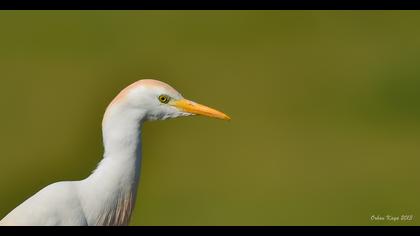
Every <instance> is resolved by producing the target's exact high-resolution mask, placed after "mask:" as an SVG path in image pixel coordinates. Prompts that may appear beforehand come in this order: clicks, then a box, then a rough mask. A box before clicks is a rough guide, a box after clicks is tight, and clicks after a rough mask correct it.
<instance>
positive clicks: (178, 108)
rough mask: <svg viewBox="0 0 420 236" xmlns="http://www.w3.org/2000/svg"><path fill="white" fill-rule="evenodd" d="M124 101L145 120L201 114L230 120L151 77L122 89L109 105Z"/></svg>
mask: <svg viewBox="0 0 420 236" xmlns="http://www.w3.org/2000/svg"><path fill="white" fill-rule="evenodd" d="M118 103H124V105H125V107H128V108H131V109H133V110H142V111H144V112H145V114H144V119H145V120H165V119H168V118H175V117H180V116H189V115H202V116H208V117H213V118H218V119H223V120H230V117H229V116H227V115H226V114H224V113H222V112H220V111H217V110H215V109H213V108H210V107H207V106H204V105H201V104H198V103H195V102H193V101H190V100H187V99H185V98H183V97H182V95H181V94H180V93H179V92H178V91H176V90H175V89H174V88H172V87H171V86H170V85H168V84H166V83H164V82H161V81H158V80H152V79H143V80H139V81H137V82H135V83H133V84H131V85H129V86H128V87H127V88H125V89H124V90H122V91H121V92H120V93H119V94H118V96H117V97H116V98H115V99H114V100H113V101H112V102H111V105H114V104H118Z"/></svg>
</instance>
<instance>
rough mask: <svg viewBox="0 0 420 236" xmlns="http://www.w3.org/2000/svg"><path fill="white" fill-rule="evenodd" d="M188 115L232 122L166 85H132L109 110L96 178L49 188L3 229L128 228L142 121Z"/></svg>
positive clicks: (20, 209) (11, 217) (30, 200)
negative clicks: (58, 227)
mask: <svg viewBox="0 0 420 236" xmlns="http://www.w3.org/2000/svg"><path fill="white" fill-rule="evenodd" d="M189 115H203V116H209V117H214V118H219V119H223V120H230V118H229V117H228V116H227V115H225V114H223V113H222V112H220V111H217V110H215V109H212V108H209V107H206V106H204V105H200V104H198V103H195V102H192V101H189V100H187V99H184V98H183V97H182V95H181V94H180V93H178V92H177V91H176V90H175V89H174V88H172V87H171V86H169V85H168V84H166V83H163V82H161V81H157V80H139V81H137V82H135V83H133V84H131V85H129V86H128V87H126V88H125V89H123V90H122V91H121V92H120V93H119V94H118V95H117V96H116V97H115V98H114V100H112V102H111V103H110V104H109V106H108V107H107V109H106V111H105V114H104V117H103V121H102V135H103V144H104V154H103V159H102V160H101V162H100V163H99V164H98V166H97V168H96V169H95V170H94V171H93V172H92V174H91V175H90V176H88V177H87V178H86V179H83V180H80V181H62V182H56V183H53V184H50V185H48V186H46V187H45V188H43V189H41V190H40V191H39V192H37V193H36V194H35V195H33V196H32V197H30V198H28V199H27V200H26V201H24V202H23V203H22V204H20V205H19V206H17V207H16V208H15V209H14V210H12V211H11V212H10V213H9V214H8V215H6V216H5V217H4V218H3V219H2V220H1V221H0V225H128V223H129V221H130V217H131V213H132V211H133V208H134V204H135V201H136V194H137V186H138V182H139V176H140V167H141V158H142V155H141V128H142V124H143V122H145V121H150V120H164V119H168V118H175V117H180V116H189Z"/></svg>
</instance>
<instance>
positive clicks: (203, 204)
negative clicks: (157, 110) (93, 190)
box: [0, 11, 420, 225]
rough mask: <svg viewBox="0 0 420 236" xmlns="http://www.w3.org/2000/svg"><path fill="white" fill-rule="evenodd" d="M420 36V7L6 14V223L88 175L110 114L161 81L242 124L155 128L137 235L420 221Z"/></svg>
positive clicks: (148, 130) (0, 126)
mask: <svg viewBox="0 0 420 236" xmlns="http://www.w3.org/2000/svg"><path fill="white" fill-rule="evenodd" d="M419 25H420V12H419V11H2V12H0V29H1V30H0V32H1V33H0V35H1V36H0V45H1V46H0V78H1V79H0V105H1V108H2V113H1V116H0V130H1V135H0V143H1V150H2V153H1V156H0V189H1V190H0V202H1V204H0V218H2V217H3V216H4V215H6V214H7V213H8V212H9V211H11V210H12V209H13V208H14V207H16V206H17V205H18V204H20V203H21V202H22V201H24V200H25V199H26V198H28V197H29V196H31V195H32V194H34V193H35V192H37V191H38V190H39V189H41V188H42V187H44V186H46V185H47V184H50V183H52V182H57V181H61V180H79V179H82V178H85V177H87V176H88V175H89V174H90V172H91V171H92V170H93V169H94V168H95V167H96V165H97V163H98V162H99V161H100V159H101V155H102V150H103V149H102V136H101V120H102V115H103V113H104V110H105V108H106V106H107V105H108V103H109V102H110V101H111V100H112V99H113V97H114V96H116V94H117V93H118V92H119V91H120V90H121V89H123V88H124V87H125V86H127V85H128V84H130V83H132V82H134V81H136V80H138V79H144V78H153V79H159V80H162V81H165V82H167V83H169V84H170V85H172V86H173V87H175V88H176V89H177V90H178V91H180V92H181V93H182V94H183V95H184V97H186V98H189V99H192V100H195V101H197V102H200V103H203V104H206V105H208V106H211V107H214V108H217V109H220V110H222V111H224V112H226V113H227V114H228V115H230V116H231V117H232V121H231V122H223V121H220V120H215V119H208V118H203V117H188V118H179V119H173V120H166V121H157V122H151V123H146V124H145V126H144V132H143V145H144V146H143V156H144V158H143V167H142V173H141V182H140V188H139V192H138V199H137V203H136V208H135V210H134V215H133V218H132V221H131V225H419V222H420V221H419V219H418V218H419V217H420V202H419V199H420V186H419V181H420V172H419V171H418V169H419V165H420V158H419V157H420V146H419V141H420V70H419V66H420V59H419V58H420V27H419ZM185 143H188V148H187V147H186V146H185ZM402 214H409V215H413V216H414V219H413V220H412V221H401V220H400V221H396V222H390V221H387V220H385V221H372V220H371V216H372V215H381V216H383V217H386V215H392V216H400V215H402Z"/></svg>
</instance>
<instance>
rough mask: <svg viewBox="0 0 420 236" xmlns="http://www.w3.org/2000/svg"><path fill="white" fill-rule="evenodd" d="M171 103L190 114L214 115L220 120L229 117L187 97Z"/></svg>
mask: <svg viewBox="0 0 420 236" xmlns="http://www.w3.org/2000/svg"><path fill="white" fill-rule="evenodd" d="M173 105H174V106H175V107H178V108H180V109H181V110H183V111H185V112H189V113H192V114H196V115H202V116H208V117H214V118H218V119H222V120H230V117H229V116H227V115H226V114H224V113H223V112H220V111H218V110H215V109H213V108H210V107H207V106H204V105H201V104H198V103H195V102H193V101H189V100H187V99H181V100H178V101H175V102H174V104H173Z"/></svg>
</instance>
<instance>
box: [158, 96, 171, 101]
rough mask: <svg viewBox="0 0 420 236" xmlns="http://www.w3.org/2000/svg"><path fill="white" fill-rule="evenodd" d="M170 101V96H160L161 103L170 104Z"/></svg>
mask: <svg viewBox="0 0 420 236" xmlns="http://www.w3.org/2000/svg"><path fill="white" fill-rule="evenodd" d="M169 100H170V98H169V97H168V96H166V95H160V96H159V101H160V102H161V103H168V102H169Z"/></svg>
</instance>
